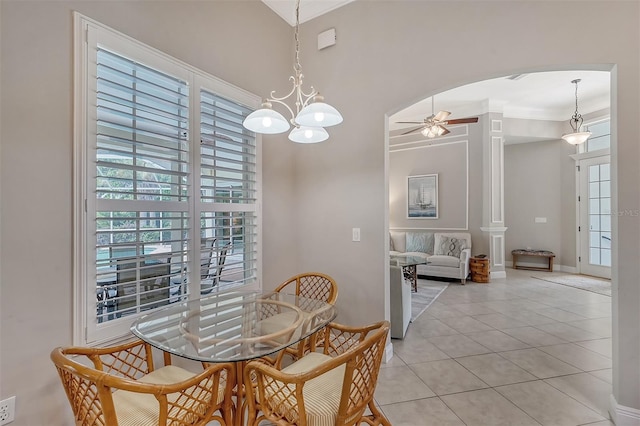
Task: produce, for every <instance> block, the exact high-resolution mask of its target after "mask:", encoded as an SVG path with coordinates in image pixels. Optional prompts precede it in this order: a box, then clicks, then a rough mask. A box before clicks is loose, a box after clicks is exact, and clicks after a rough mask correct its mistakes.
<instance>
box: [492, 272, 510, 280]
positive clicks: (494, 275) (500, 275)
mask: <svg viewBox="0 0 640 426" xmlns="http://www.w3.org/2000/svg"><path fill="white" fill-rule="evenodd" d="M489 276H490V277H491V279H494V278H496V279H497V278H507V271H491V272H489Z"/></svg>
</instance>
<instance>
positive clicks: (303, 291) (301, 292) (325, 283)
mask: <svg viewBox="0 0 640 426" xmlns="http://www.w3.org/2000/svg"><path fill="white" fill-rule="evenodd" d="M274 291H276V292H282V293H289V294H295V295H296V296H302V297H306V298H308V299H317V300H322V301H323V302H327V303H331V304H332V305H333V304H334V303H335V302H336V299H337V298H338V285H337V284H336V280H334V279H333V278H331V277H330V276H329V275H326V274H322V273H320V272H305V273H302V274H298V275H295V276H293V277H291V278H289V279H288V280H286V281H285V282H283V283H282V284H280V285H279V286H278V287H276V289H275V290H274Z"/></svg>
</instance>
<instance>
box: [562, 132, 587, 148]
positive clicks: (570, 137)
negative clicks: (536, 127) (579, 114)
mask: <svg viewBox="0 0 640 426" xmlns="http://www.w3.org/2000/svg"><path fill="white" fill-rule="evenodd" d="M589 136H591V132H574V133H567V134H566V135H563V136H562V139H564V140H565V141H567V142H569V143H570V144H571V145H580V144H581V143H585V142H586V141H587V139H589Z"/></svg>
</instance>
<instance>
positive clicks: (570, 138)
mask: <svg viewBox="0 0 640 426" xmlns="http://www.w3.org/2000/svg"><path fill="white" fill-rule="evenodd" d="M580 81H582V80H580V79H579V78H578V79H576V80H572V81H571V83H573V84H575V85H576V112H575V113H574V114H573V117H571V120H569V125H570V126H571V128H572V129H573V132H571V133H567V134H566V135H563V136H562V139H564V140H565V141H567V142H569V143H570V144H571V145H580V144H581V143H584V142H586V140H587V139H589V136H591V132H581V131H580V127H581V126H582V116H581V115H580V114H578V83H580Z"/></svg>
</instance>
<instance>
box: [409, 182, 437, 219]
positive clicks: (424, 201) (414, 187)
mask: <svg viewBox="0 0 640 426" xmlns="http://www.w3.org/2000/svg"><path fill="white" fill-rule="evenodd" d="M407 218H409V219H437V218H438V175H437V174H434V175H420V176H407Z"/></svg>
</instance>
